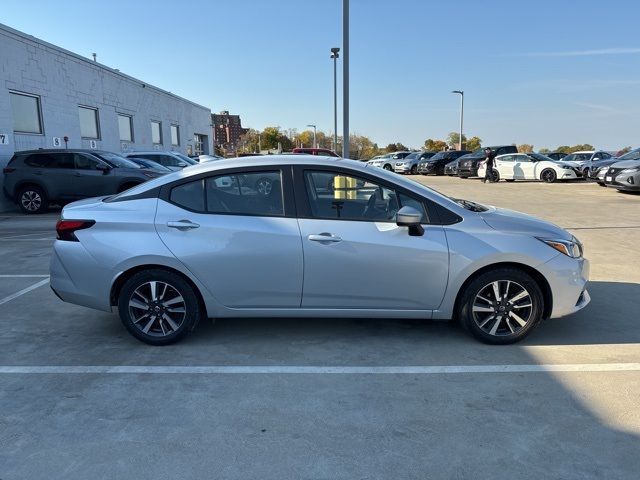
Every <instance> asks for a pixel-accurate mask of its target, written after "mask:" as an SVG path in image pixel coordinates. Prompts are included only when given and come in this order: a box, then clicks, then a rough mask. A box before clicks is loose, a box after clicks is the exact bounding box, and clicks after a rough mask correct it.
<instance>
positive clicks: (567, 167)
mask: <svg viewBox="0 0 640 480" xmlns="http://www.w3.org/2000/svg"><path fill="white" fill-rule="evenodd" d="M562 168H564V169H565V170H571V167H569V166H567V165H563V166H562Z"/></svg>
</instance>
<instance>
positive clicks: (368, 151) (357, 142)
mask: <svg viewBox="0 0 640 480" xmlns="http://www.w3.org/2000/svg"><path fill="white" fill-rule="evenodd" d="M396 145H397V144H396ZM403 146H404V145H403ZM379 153H380V150H379V149H378V145H377V144H375V143H373V142H372V141H371V139H370V138H369V137H365V136H364V135H356V134H354V135H349V158H351V159H353V160H368V159H370V158H373V157H375V156H376V155H378V154H379Z"/></svg>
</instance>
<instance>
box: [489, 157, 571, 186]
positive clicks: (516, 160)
mask: <svg viewBox="0 0 640 480" xmlns="http://www.w3.org/2000/svg"><path fill="white" fill-rule="evenodd" d="M485 171H486V163H485V162H483V163H482V164H481V165H480V168H478V176H479V177H480V178H484V176H485ZM493 175H494V179H495V180H500V179H504V180H506V181H508V182H513V181H514V180H542V181H543V182H547V183H553V182H555V181H556V180H576V179H577V178H580V177H581V174H580V167H578V166H576V165H572V164H570V163H565V162H562V161H560V162H558V161H555V160H552V159H551V158H549V157H545V156H544V155H540V154H539V153H510V154H508V155H498V156H497V157H496V159H495V162H494V165H493Z"/></svg>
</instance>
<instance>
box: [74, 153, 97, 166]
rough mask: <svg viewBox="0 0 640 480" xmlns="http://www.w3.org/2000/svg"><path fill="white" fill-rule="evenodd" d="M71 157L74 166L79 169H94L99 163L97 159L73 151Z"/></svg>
mask: <svg viewBox="0 0 640 480" xmlns="http://www.w3.org/2000/svg"><path fill="white" fill-rule="evenodd" d="M73 157H74V163H75V168H76V169H79V170H96V169H97V168H98V165H99V164H100V163H99V162H98V161H97V160H94V159H93V158H90V157H88V156H87V155H83V154H81V153H74V154H73Z"/></svg>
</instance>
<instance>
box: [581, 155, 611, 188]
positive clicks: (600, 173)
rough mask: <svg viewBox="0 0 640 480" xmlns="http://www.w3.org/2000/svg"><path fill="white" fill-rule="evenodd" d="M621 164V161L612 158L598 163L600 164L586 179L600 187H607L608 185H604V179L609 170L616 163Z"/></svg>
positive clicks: (592, 169)
mask: <svg viewBox="0 0 640 480" xmlns="http://www.w3.org/2000/svg"><path fill="white" fill-rule="evenodd" d="M617 162H619V160H618V159H617V158H615V157H614V158H610V159H608V160H602V161H600V162H598V164H597V165H596V166H595V167H593V168H591V169H590V170H589V174H588V176H587V177H585V178H586V179H587V180H590V181H593V182H596V183H597V184H598V185H600V186H601V187H605V186H606V185H605V184H604V177H605V174H606V173H607V171H608V170H609V167H610V166H611V165H613V164H614V163H617Z"/></svg>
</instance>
